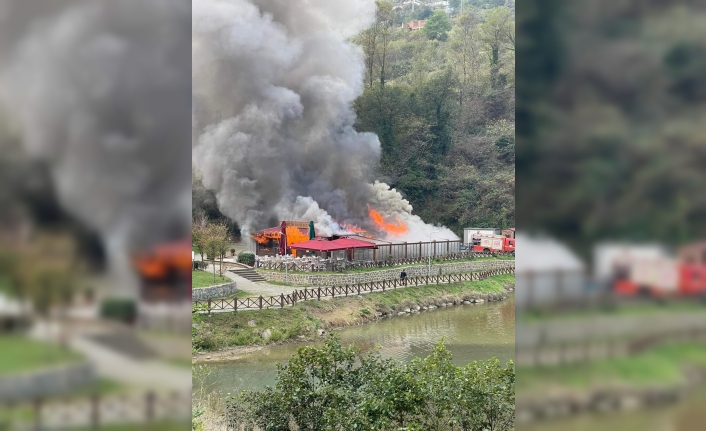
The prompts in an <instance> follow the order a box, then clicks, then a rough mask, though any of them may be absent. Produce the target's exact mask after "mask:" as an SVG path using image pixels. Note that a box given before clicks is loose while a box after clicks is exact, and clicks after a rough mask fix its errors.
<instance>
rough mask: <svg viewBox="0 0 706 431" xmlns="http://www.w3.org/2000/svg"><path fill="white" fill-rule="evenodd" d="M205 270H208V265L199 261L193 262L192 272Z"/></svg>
mask: <svg viewBox="0 0 706 431" xmlns="http://www.w3.org/2000/svg"><path fill="white" fill-rule="evenodd" d="M206 268H208V263H207V262H204V261H201V260H195V261H194V270H202V271H205V270H206Z"/></svg>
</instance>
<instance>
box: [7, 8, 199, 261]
mask: <svg viewBox="0 0 706 431" xmlns="http://www.w3.org/2000/svg"><path fill="white" fill-rule="evenodd" d="M0 21H1V22H0V29H1V30H0V32H1V33H0V34H1V35H2V37H0V39H1V40H2V43H1V44H0V102H2V103H3V105H4V108H5V112H4V115H6V116H8V117H10V118H11V120H12V121H13V123H14V124H15V125H16V126H17V128H18V129H19V133H20V134H21V137H22V141H23V144H24V146H25V148H26V150H27V151H28V152H29V153H30V154H31V155H32V156H34V157H36V158H38V159H42V160H45V161H46V162H47V164H48V166H49V168H50V170H51V174H52V177H53V179H54V183H55V188H56V192H57V195H58V197H59V199H60V201H61V203H62V205H63V207H64V208H65V209H66V210H67V211H68V212H70V213H71V214H72V215H74V216H75V217H76V218H77V219H79V220H81V221H82V222H83V223H85V224H87V225H88V226H89V227H91V228H92V229H93V230H95V231H96V232H98V233H99V234H100V235H101V237H102V238H103V240H104V243H105V245H106V250H107V253H108V258H109V261H110V262H109V263H110V264H112V266H113V269H116V270H117V272H119V273H122V274H126V273H129V272H130V271H129V270H128V266H129V259H128V257H129V255H130V253H132V252H134V251H136V250H138V249H141V248H144V247H149V246H151V245H153V244H154V243H157V242H161V241H165V240H170V239H176V238H177V237H182V238H183V237H185V236H187V235H188V232H189V231H188V226H189V224H190V219H189V216H188V214H190V210H189V209H190V207H191V201H190V186H189V185H190V184H189V183H190V180H189V176H188V172H189V169H190V160H191V152H190V147H189V145H188V136H189V128H190V126H191V125H190V124H189V121H188V119H189V110H190V107H191V100H190V92H189V90H188V89H189V88H190V85H191V76H190V67H189V64H190V61H191V59H190V57H189V49H188V47H189V46H190V32H189V30H188V29H190V10H189V2H188V1H185V0H168V1H167V0H152V1H144V0H102V1H98V2H96V1H78V0H76V1H66V0H65V1H57V2H28V1H24V0H13V1H4V2H2V8H1V9H0ZM28 175H31V173H28ZM126 270H127V271H126Z"/></svg>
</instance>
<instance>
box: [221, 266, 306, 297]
mask: <svg viewBox="0 0 706 431" xmlns="http://www.w3.org/2000/svg"><path fill="white" fill-rule="evenodd" d="M225 274H226V276H227V277H228V278H230V279H231V280H233V281H235V285H236V287H237V288H238V290H242V291H243V292H246V293H247V294H248V296H260V295H262V296H276V295H281V294H283V293H284V294H288V293H292V292H293V291H294V290H295V289H303V287H299V286H278V285H274V284H270V283H267V282H263V281H260V282H257V283H255V282H253V281H250V280H248V279H246V278H243V277H241V276H239V275H238V274H235V273H234V272H232V271H226V272H225Z"/></svg>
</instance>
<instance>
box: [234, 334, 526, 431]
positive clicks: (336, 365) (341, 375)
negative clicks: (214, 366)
mask: <svg viewBox="0 0 706 431" xmlns="http://www.w3.org/2000/svg"><path fill="white" fill-rule="evenodd" d="M514 402H515V372H514V364H513V363H512V361H510V362H508V364H507V365H506V366H505V367H503V366H501V365H500V362H499V361H498V360H496V359H493V360H489V361H485V362H484V361H479V362H473V363H471V364H468V365H466V366H465V367H457V366H455V365H453V363H452V358H451V353H450V352H449V351H448V349H446V347H445V346H444V344H443V340H442V341H441V342H439V344H438V345H437V346H436V348H435V349H434V351H433V352H432V353H431V354H430V355H429V356H427V357H426V358H424V359H419V358H417V359H415V360H414V361H413V362H412V363H411V364H407V365H405V364H401V363H399V362H397V361H395V360H393V359H382V358H381V357H380V355H379V353H378V352H377V351H375V352H372V353H369V354H362V353H361V352H360V350H358V349H357V348H355V347H354V346H350V347H343V346H342V345H341V342H340V340H339V338H338V337H337V336H336V335H332V336H331V337H329V338H328V339H327V340H326V342H325V343H324V345H323V346H322V347H321V348H317V347H303V348H300V349H299V350H298V351H297V353H296V355H294V357H292V359H291V360H290V361H289V363H288V364H286V365H280V366H279V367H278V378H277V383H276V385H275V386H274V387H267V388H265V389H264V390H262V391H244V392H243V393H242V394H240V395H238V396H235V397H231V398H230V399H229V400H228V401H227V415H228V422H229V425H230V426H232V427H233V428H234V429H236V430H264V431H289V430H311V431H319V430H383V431H384V430H408V431H412V430H436V431H455V430H459V431H476V430H478V431H479V430H485V429H487V430H493V431H504V430H510V429H512V428H513V427H514V415H515V409H514Z"/></svg>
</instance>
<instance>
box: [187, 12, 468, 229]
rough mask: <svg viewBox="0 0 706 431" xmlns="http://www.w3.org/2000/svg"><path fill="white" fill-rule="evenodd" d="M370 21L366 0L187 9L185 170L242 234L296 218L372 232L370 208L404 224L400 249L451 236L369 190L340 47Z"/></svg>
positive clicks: (345, 49) (392, 194) (373, 159)
mask: <svg viewBox="0 0 706 431" xmlns="http://www.w3.org/2000/svg"><path fill="white" fill-rule="evenodd" d="M374 15H375V2H374V1H372V0H355V1H347V2H331V1H327V0H311V1H307V2H291V1H279V0H230V1H219V0H201V1H197V2H195V3H194V4H193V27H192V32H193V46H192V56H193V59H192V67H193V87H192V88H193V119H192V121H193V133H194V135H193V137H192V139H193V143H192V145H193V163H194V166H195V167H196V168H197V169H198V170H199V171H200V172H201V173H202V174H203V183H204V186H205V187H207V188H209V189H211V190H214V191H215V193H216V196H217V199H218V204H219V208H220V210H221V212H222V213H224V214H225V215H227V216H228V217H230V218H232V219H234V220H236V221H237V222H238V223H239V225H240V226H241V228H242V231H243V233H245V234H247V233H250V232H252V231H254V230H257V229H259V228H263V227H269V226H274V225H275V224H276V223H277V221H278V220H296V219H304V220H314V221H315V222H317V223H318V226H317V228H318V229H320V230H321V231H323V232H328V233H337V232H340V231H342V230H343V228H342V225H343V224H354V225H358V226H360V227H362V228H364V229H368V230H371V231H374V230H375V229H374V226H373V225H372V224H371V221H370V219H369V217H368V205H370V206H371V207H372V208H374V209H375V210H377V211H379V212H381V213H382V215H383V216H385V217H389V218H390V219H391V220H397V219H399V220H402V221H404V222H405V223H407V224H408V225H409V228H410V229H409V231H408V233H407V234H406V235H405V236H404V237H400V238H398V239H400V240H408V241H413V240H428V239H429V234H430V233H431V232H433V231H435V230H436V231H441V232H439V234H438V235H437V236H435V237H434V239H455V238H456V236H455V235H454V234H453V233H452V232H451V231H450V230H448V229H445V228H437V227H434V226H429V225H426V224H425V223H424V222H423V221H422V220H421V219H420V218H419V217H417V216H414V215H412V214H411V212H412V207H411V205H410V204H409V202H407V201H406V200H404V199H403V198H402V196H401V194H400V193H398V192H397V191H395V190H394V189H393V190H391V189H390V188H389V187H388V186H387V185H386V184H383V183H379V182H375V183H373V184H371V180H372V179H373V175H374V169H375V167H376V165H377V163H378V161H379V158H380V142H379V140H378V138H377V136H376V135H375V134H372V133H359V132H357V131H356V130H355V129H354V127H353V126H354V124H355V112H354V110H353V107H352V105H353V101H354V100H355V99H356V98H357V97H358V96H359V95H360V94H361V93H362V90H363V79H364V76H365V71H364V63H363V52H362V50H361V49H360V48H359V47H358V46H356V45H355V44H353V43H351V42H349V41H348V40H347V39H348V38H350V37H351V36H353V35H355V34H357V33H358V32H360V31H361V30H363V29H364V28H366V27H367V26H368V25H370V24H371V23H372V21H373V19H374ZM339 223H340V224H339Z"/></svg>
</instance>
